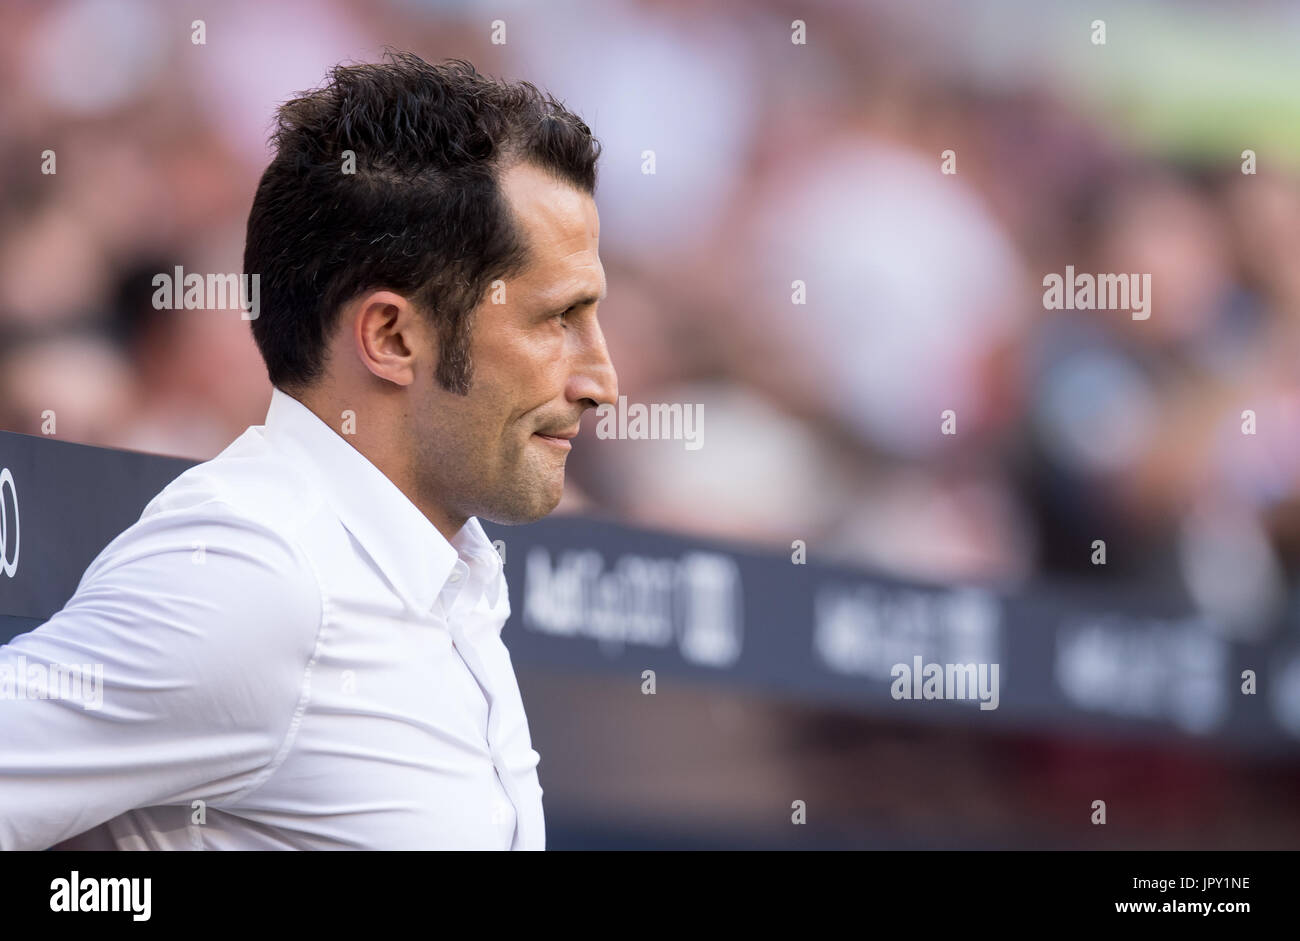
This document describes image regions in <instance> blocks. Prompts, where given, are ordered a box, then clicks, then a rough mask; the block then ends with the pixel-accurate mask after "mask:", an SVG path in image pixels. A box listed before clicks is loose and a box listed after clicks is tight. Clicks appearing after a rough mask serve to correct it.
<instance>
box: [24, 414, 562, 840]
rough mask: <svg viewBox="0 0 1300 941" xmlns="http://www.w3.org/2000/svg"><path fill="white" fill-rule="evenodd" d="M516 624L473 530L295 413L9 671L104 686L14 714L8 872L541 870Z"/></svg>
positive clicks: (489, 549) (223, 462) (247, 445)
mask: <svg viewBox="0 0 1300 941" xmlns="http://www.w3.org/2000/svg"><path fill="white" fill-rule="evenodd" d="M24 522H25V521H24ZM509 614H510V602H509V597H508V594H507V591H506V583H505V576H504V573H503V571H502V564H501V557H500V556H499V555H498V553H497V552H496V550H495V549H494V547H493V545H492V543H491V542H490V541H489V540H488V538H487V536H486V534H485V533H484V532H483V528H482V526H480V525H479V522H478V520H477V519H473V518H471V519H470V520H469V521H468V522H467V523H466V524H465V525H464V527H463V528H462V529H461V530H460V532H459V533H458V534H457V535H456V537H455V538H454V539H453V540H452V541H451V542H450V543H449V542H448V541H447V540H446V539H444V538H443V536H442V535H441V534H440V533H439V532H438V530H437V529H436V528H435V527H434V526H433V524H432V523H430V522H429V520H428V519H427V518H426V517H425V516H424V515H423V514H422V513H421V512H420V511H419V510H418V509H417V508H416V507H415V505H414V504H412V503H411V502H410V501H409V500H408V499H407V498H406V496H404V495H403V494H402V492H401V491H400V490H398V489H397V487H396V486H395V485H394V484H393V483H392V482H391V481H390V480H389V479H388V478H387V477H385V476H384V475H383V474H382V473H381V472H380V471H379V469H378V468H376V467H375V466H374V465H373V464H371V463H370V462H369V461H368V460H366V459H365V458H364V457H362V455H361V453H360V452H359V451H357V450H356V449H355V448H353V447H352V445H351V444H349V443H348V442H347V440H346V439H345V438H343V437H342V436H340V435H339V434H338V433H337V432H335V431H334V430H332V429H331V428H330V427H329V426H327V425H326V424H325V423H324V422H322V421H321V420H320V419H319V418H317V417H316V416H315V415H314V414H313V413H312V412H311V411H310V410H309V409H307V408H306V407H305V406H304V405H302V404H301V403H300V402H298V401H297V400H296V399H293V398H292V397H290V396H288V395H286V394H285V393H283V392H281V391H279V390H278V389H277V390H275V391H274V393H273V395H272V400H271V407H270V410H269V412H268V413H267V416H266V424H265V425H257V426H254V427H251V428H249V429H248V430H247V431H246V432H244V434H242V435H241V436H240V437H239V438H238V439H236V440H235V442H234V443H232V444H231V445H230V447H228V448H227V449H226V450H225V451H223V452H222V453H221V454H220V455H219V456H217V457H216V458H215V459H213V460H211V461H208V462H207V463H204V464H200V465H198V466H196V467H194V468H191V469H190V470H188V471H186V472H185V473H183V474H182V475H181V476H180V477H178V478H177V479H176V480H175V481H174V482H172V483H171V484H170V485H168V486H167V487H166V488H165V489H164V490H163V491H162V492H161V493H159V494H158V496H156V497H155V498H154V499H153V500H152V501H151V502H150V503H149V505H148V506H147V507H145V510H144V512H143V514H142V515H141V517H140V519H139V521H138V522H136V523H135V524H133V525H132V526H131V527H130V528H129V529H127V530H126V531H125V532H123V533H122V534H121V535H119V536H118V537H117V538H116V539H114V540H113V542H111V543H110V544H109V545H108V546H107V547H106V548H105V549H104V551H103V552H101V553H100V555H99V556H98V557H97V558H96V559H95V561H94V562H93V563H92V564H91V565H90V567H89V568H88V569H87V570H86V573H85V574H84V575H83V577H82V579H81V583H80V585H79V586H78V588H77V591H76V594H75V595H73V597H72V598H71V600H69V601H68V603H67V604H66V605H65V606H64V608H63V609H62V610H61V611H59V613H58V614H56V615H54V617H52V618H51V619H50V620H49V621H47V622H46V623H45V624H43V625H42V626H41V627H39V628H37V629H36V630H34V631H32V632H31V633H28V634H24V635H22V636H20V637H17V638H15V639H14V640H13V641H12V642H11V643H10V644H8V645H6V646H2V647H0V671H2V670H3V669H4V668H5V667H6V665H7V666H8V667H9V668H10V671H11V674H16V673H18V672H19V669H20V667H21V668H22V669H23V670H24V671H30V670H31V665H32V664H37V665H41V666H44V667H49V666H51V665H63V666H64V667H70V666H77V665H85V666H86V667H90V666H92V665H94V666H102V670H103V674H102V675H103V685H102V705H100V706H99V707H98V708H95V707H94V703H93V702H92V701H91V698H90V696H89V695H88V694H87V693H85V692H84V691H83V694H82V696H81V698H80V699H73V698H71V697H70V696H68V695H67V691H66V690H65V694H64V698H62V699H60V698H50V699H42V698H38V697H39V695H40V689H39V686H38V687H37V688H36V689H34V690H27V691H26V693H24V687H23V685H22V683H21V682H20V683H19V684H18V685H17V686H15V687H13V688H12V689H10V692H9V694H8V695H6V696H5V697H4V698H0V849H6V850H9V849H43V848H46V847H49V846H52V845H54V844H63V846H64V847H67V848H105V849H112V848H114V847H116V848H118V849H543V848H544V846H545V833H544V823H543V817H542V789H541V786H540V785H539V783H538V780H537V764H538V760H539V756H538V754H537V752H536V751H534V750H533V748H532V742H531V739H530V736H529V732H528V723H527V720H526V718H525V715H524V708H523V703H522V701H521V698H520V694H519V686H518V683H517V682H516V679H515V674H514V667H513V665H512V664H511V661H510V654H509V652H508V651H507V650H506V647H505V645H504V644H503V643H502V641H501V629H502V627H503V625H504V624H505V621H506V618H507V617H508V615H509ZM87 672H88V674H89V671H87ZM87 680H89V675H88V676H87ZM51 685H52V684H51ZM88 688H89V684H88V686H87V689H88Z"/></svg>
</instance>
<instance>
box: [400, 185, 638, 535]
mask: <svg viewBox="0 0 1300 941" xmlns="http://www.w3.org/2000/svg"><path fill="white" fill-rule="evenodd" d="M501 189H502V193H503V194H504V196H505V198H506V200H507V202H508V203H509V205H510V207H511V209H512V211H513V214H514V217H515V221H516V224H517V225H518V226H519V227H520V229H521V231H522V233H523V235H524V238H525V241H526V243H527V246H528V253H529V254H528V266H527V268H526V269H525V270H524V271H523V272H522V273H521V274H519V275H517V276H515V277H514V278H512V279H510V280H509V281H506V282H505V291H504V302H503V303H496V302H495V301H496V300H497V299H498V298H499V292H495V291H489V292H488V295H487V297H486V298H485V299H484V300H483V302H482V303H480V304H479V306H478V308H477V309H476V310H475V311H474V314H473V319H472V323H471V334H470V358H471V362H472V363H473V372H472V381H471V385H470V389H469V393H468V395H465V396H460V395H456V394H454V393H452V392H448V391H447V390H445V389H443V388H442V387H441V386H440V385H439V384H438V382H437V380H436V379H435V378H434V376H433V368H432V367H433V364H436V357H434V360H433V363H431V366H430V369H429V370H428V375H427V376H424V377H422V380H421V381H422V382H423V383H424V384H425V390H424V392H423V394H422V395H421V400H423V401H425V402H426V403H427V405H426V407H425V409H424V411H425V414H424V415H421V416H418V417H417V420H416V421H415V422H414V424H415V425H416V427H420V426H422V425H423V426H424V427H425V428H426V429H427V434H424V435H421V436H420V437H421V440H420V441H419V442H417V443H416V447H415V450H416V453H417V455H418V460H419V466H418V467H417V468H416V470H417V479H419V480H420V481H422V482H423V484H424V485H425V486H426V488H427V490H426V492H428V493H429V494H430V495H431V496H435V497H436V499H437V500H438V501H439V502H440V503H441V504H442V505H443V506H444V507H446V508H447V509H448V510H450V511H452V512H454V513H457V514H459V515H462V516H466V517H468V516H478V517H482V518H483V519H487V520H491V521H493V522H498V523H526V522H531V521H533V520H536V519H540V518H541V517H543V516H545V515H546V514H547V513H549V512H551V511H552V510H553V509H555V507H556V505H557V504H558V503H559V502H560V497H561V495H562V494H563V491H564V465H565V461H566V460H567V458H568V455H569V450H570V448H571V447H572V445H571V444H570V442H569V441H568V440H566V439H567V438H569V437H572V436H573V435H575V434H576V433H577V431H578V422H579V419H580V418H581V417H582V414H583V412H584V411H585V410H586V409H588V408H592V407H594V406H595V405H599V404H601V403H604V402H611V403H612V402H614V401H616V400H617V397H618V379H617V376H616V374H615V372H614V367H613V364H612V363H611V362H610V359H609V354H608V352H607V351H606V349H605V339H604V336H603V335H602V333H601V331H600V326H599V325H598V323H597V321H596V308H597V304H598V301H599V299H600V298H601V297H602V296H603V295H604V293H605V272H604V269H603V268H602V266H601V263H600V257H599V255H598V252H597V242H598V239H599V236H600V220H599V218H598V216H597V213H596V204H595V201H594V200H593V199H592V198H591V197H590V196H588V195H587V194H585V193H582V192H581V191H579V190H577V189H574V188H573V187H571V186H569V185H567V184H565V183H561V182H557V181H556V180H554V179H553V178H552V177H550V176H549V175H548V174H547V173H545V172H544V171H542V170H539V169H537V168H536V167H534V166H532V165H531V164H526V163H525V164H518V165H516V166H515V167H513V168H512V169H510V170H507V171H506V172H505V173H503V174H502V177H501ZM426 422H427V424H426Z"/></svg>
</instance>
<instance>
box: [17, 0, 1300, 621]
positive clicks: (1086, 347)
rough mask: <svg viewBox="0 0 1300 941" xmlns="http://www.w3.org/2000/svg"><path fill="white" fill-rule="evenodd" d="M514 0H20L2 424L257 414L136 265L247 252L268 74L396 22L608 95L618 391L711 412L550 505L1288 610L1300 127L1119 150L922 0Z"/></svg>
mask: <svg viewBox="0 0 1300 941" xmlns="http://www.w3.org/2000/svg"><path fill="white" fill-rule="evenodd" d="M499 6H500V9H499V10H498V6H497V5H493V6H492V7H491V9H489V8H487V7H480V6H479V5H477V4H474V3H469V2H448V3H431V2H415V0H407V2H396V0H393V2H387V3H373V4H370V3H367V4H363V3H359V2H342V0H335V2H310V3H309V2H305V0H290V2H287V3H277V4H260V3H257V2H252V0H239V2H234V3H229V4H220V5H213V8H212V10H211V11H210V12H208V15H207V18H206V19H205V39H206V42H205V43H204V44H201V45H196V44H194V43H193V42H192V36H193V25H192V21H193V20H194V19H195V17H198V16H203V15H204V12H205V11H200V12H197V13H195V12H193V11H190V10H189V8H188V7H187V8H185V9H184V10H182V9H180V8H177V7H174V6H173V5H171V4H167V3H161V2H149V0H75V2H59V3H49V4H46V3H40V4H37V3H11V4H10V5H9V6H8V7H7V9H6V12H5V17H6V28H5V29H4V30H2V31H0V74H2V75H3V79H2V81H3V85H4V87H5V89H6V94H5V95H3V96H0V428H3V429H6V430H12V431H20V432H25V433H28V434H41V433H42V431H43V428H42V425H43V424H44V423H46V421H47V417H48V416H47V413H48V412H52V413H53V415H54V417H55V421H56V430H55V434H56V436H57V437H58V438H60V439H63V440H69V441H78V442H85V443H90V444H97V445H106V446H113V447H124V448H133V449H139V450H146V451H154V452H158V453H165V454H173V455H181V456H186V457H190V458H194V459H205V458H209V457H212V456H214V455H215V454H216V453H218V452H219V451H220V450H221V449H222V448H223V447H225V445H226V444H228V443H229V442H230V441H231V440H232V439H233V438H234V437H236V436H237V435H238V434H239V433H240V432H241V431H242V430H243V429H244V428H245V427H247V426H248V425H253V424H260V423H261V421H262V419H263V418H264V416H265V409H266V405H267V403H268V401H269V396H270V387H269V385H268V383H267V380H266V376H265V371H264V369H263V367H262V364H261V361H260V358H259V357H258V354H257V351H256V348H255V346H254V344H253V342H252V339H251V335H250V333H249V330H248V323H247V322H246V321H244V320H241V319H240V315H239V312H238V311H233V310H225V311H172V310H164V311H158V310H155V309H153V305H152V303H151V297H152V292H153V288H152V286H151V278H152V276H153V275H154V274H156V273H160V272H170V271H171V270H172V269H173V268H174V267H175V266H176V265H182V266H184V268H185V269H186V270H187V271H201V272H238V271H239V270H240V267H241V257H242V250H243V234H244V224H245V221H246V218H247V212H248V209H249V206H250V203H251V198H252V194H253V190H254V187H255V185H256V182H257V179H258V176H259V174H260V172H261V170H262V169H263V167H264V166H265V163H266V160H267V151H266V137H267V133H268V131H269V129H270V121H271V118H272V114H273V110H274V107H275V106H276V105H277V104H278V103H280V102H281V101H283V100H285V99H286V98H288V97H290V96H291V95H293V94H294V93H296V92H298V91H301V90H303V89H306V88H310V87H314V86H315V85H317V84H318V83H319V82H321V81H322V80H323V79H324V78H325V75H326V72H327V70H328V69H329V67H331V66H332V65H334V64H335V63H338V62H342V61H347V60H354V61H367V60H370V61H373V60H375V59H377V57H378V56H379V54H380V53H381V51H382V49H383V47H384V46H385V45H386V44H393V45H396V46H398V47H400V48H404V49H409V50H411V51H414V52H417V53H419V54H421V55H422V56H424V57H425V58H427V59H437V58H442V57H446V56H459V57H464V58H468V59H470V60H471V61H472V62H474V63H475V64H476V65H477V66H478V68H479V69H480V70H481V71H483V72H487V73H491V74H494V75H499V76H502V77H505V78H509V79H528V80H530V81H532V82H534V83H535V84H537V85H538V86H540V87H542V88H545V89H547V90H550V91H552V92H553V93H555V94H556V95H557V96H558V97H560V98H562V99H563V100H564V101H565V102H566V103H567V104H568V105H569V106H570V107H571V108H572V109H573V110H575V111H577V112H578V113H579V114H581V115H582V116H583V117H584V118H585V119H586V120H587V122H588V123H589V124H590V125H591V127H592V129H593V131H594V132H595V134H596V135H597V136H598V137H599V138H600V139H601V141H602V144H603V146H604V155H603V157H602V159H601V165H600V184H599V188H598V190H597V194H596V195H597V205H598V207H599V209H600V212H601V235H602V239H601V257H602V260H603V262H604V265H605V269H606V273H607V277H608V282H609V297H608V300H607V301H605V302H604V303H603V304H602V306H601V321H602V326H603V327H604V330H605V333H606V336H607V339H608V342H609V346H610V350H611V353H612V355H613V358H614V361H615V364H616V366H617V367H618V371H619V377H620V394H622V395H625V396H627V398H628V401H629V402H634V403H636V402H639V403H690V404H698V405H702V406H703V415H704V436H703V442H704V444H703V447H701V448H699V449H698V450H691V449H687V448H685V447H683V445H682V443H681V442H680V441H619V440H600V439H598V438H597V437H596V435H595V433H594V428H595V416H594V415H591V414H589V415H588V417H587V419H586V420H585V421H584V426H583V434H582V436H581V437H580V438H579V440H578V442H577V444H578V446H577V447H576V448H575V450H574V453H573V455H572V456H571V458H570V464H569V467H570V478H569V479H570V487H569V492H568V494H567V495H566V499H565V504H564V506H563V509H564V510H565V511H582V512H591V513H597V514H602V515H607V516H610V517H613V518H617V519H622V520H626V521H629V522H632V523H635V524H638V525H646V526H653V527H660V528H667V529H672V530H676V531H686V532H690V533H694V534H700V535H707V536H710V537H716V538H722V539H725V540H734V541H742V542H745V543H750V544H759V545H763V546H768V547H774V548H777V549H782V550H784V551H789V550H790V545H791V543H792V542H793V541H794V540H796V539H799V540H803V541H804V542H805V543H806V545H807V547H808V551H809V557H810V558H818V559H822V560H829V559H834V560H837V561H842V562H848V563H850V564H855V565H860V566H864V567H869V568H871V569H874V570H877V571H882V572H888V573H892V574H896V575H900V576H905V577H914V578H920V579H924V580H936V581H950V580H978V581H986V582H990V583H993V584H998V585H1013V584H1015V583H1017V582H1019V581H1022V580H1024V579H1027V578H1030V577H1036V576H1039V575H1044V574H1050V575H1058V576H1075V577H1079V578H1089V579H1102V578H1105V579H1129V580H1133V581H1134V582H1140V583H1141V584H1143V585H1145V586H1147V587H1149V588H1151V589H1152V590H1156V591H1168V592H1180V591H1186V592H1188V593H1189V594H1190V595H1191V596H1192V598H1193V599H1194V601H1195V602H1196V603H1197V604H1199V605H1201V606H1202V607H1204V608H1205V609H1206V610H1207V611H1209V612H1211V613H1213V614H1215V615H1216V616H1218V618H1219V620H1220V621H1221V622H1222V623H1223V624H1225V625H1226V626H1227V627H1229V628H1230V629H1232V630H1234V631H1236V632H1237V633H1239V634H1243V635H1249V634H1251V633H1252V632H1254V633H1258V632H1259V631H1261V630H1264V629H1265V628H1266V626H1267V625H1268V624H1270V623H1271V622H1272V620H1273V619H1274V618H1275V617H1276V615H1277V614H1278V612H1279V611H1281V610H1284V608H1285V606H1286V604H1287V599H1288V595H1289V592H1290V586H1291V583H1292V581H1293V576H1294V575H1295V573H1296V570H1297V568H1300V513H1298V512H1297V510H1300V378H1298V373H1297V369H1296V364H1297V363H1300V265H1298V264H1297V262H1296V259H1297V258H1300V186H1298V185H1297V176H1296V175H1295V174H1294V172H1292V171H1289V170H1288V169H1286V168H1287V167H1288V165H1289V166H1291V167H1294V165H1295V159H1296V156H1297V155H1296V154H1295V153H1288V154H1280V153H1276V152H1269V153H1261V154H1260V155H1259V157H1258V167H1259V168H1258V172H1257V173H1253V174H1243V173H1242V157H1241V151H1242V150H1244V149H1246V148H1248V147H1250V146H1252V144H1253V143H1254V142H1253V141H1252V140H1242V141H1240V142H1238V143H1236V144H1234V145H1232V146H1225V147H1222V148H1220V150H1219V152H1218V153H1217V155H1215V154H1211V155H1210V156H1207V155H1206V154H1204V153H1188V152H1183V151H1180V150H1179V149H1177V148H1171V147H1161V146H1158V144H1152V143H1151V142H1145V143H1144V142H1141V141H1135V140H1134V138H1133V136H1132V135H1131V133H1127V131H1126V130H1125V129H1122V128H1121V127H1120V126H1118V125H1117V124H1115V122H1114V120H1113V119H1112V118H1111V117H1109V116H1108V114H1111V113H1108V112H1106V111H1104V110H1099V109H1097V108H1095V107H1090V106H1089V105H1088V103H1087V102H1086V101H1085V100H1084V99H1083V98H1082V97H1081V96H1075V95H1073V94H1072V93H1071V89H1070V88H1069V87H1068V86H1069V83H1068V82H1064V81H1061V80H1059V78H1060V77H1059V76H1057V78H1058V80H1056V81H1053V80H1051V79H1052V77H1053V76H1052V72H1051V68H1052V66H1051V63H1046V64H1042V65H1039V66H1037V67H1035V68H1034V69H1025V70H1023V71H1022V72H1019V73H1016V72H1014V71H1013V72H1012V74H1009V75H1008V74H1005V70H1004V71H1003V72H1000V73H998V74H996V76H991V75H990V73H989V72H988V70H987V69H986V68H983V67H981V66H980V64H979V56H978V55H975V54H973V53H972V54H969V55H965V54H963V53H961V52H960V51H954V41H953V36H952V35H951V33H952V32H953V30H957V32H958V33H960V27H961V23H960V21H955V22H948V21H946V18H945V16H944V15H938V16H936V17H935V18H934V19H933V20H932V21H926V20H923V19H918V17H917V16H916V15H915V14H914V13H913V14H910V15H904V13H902V12H900V11H902V10H904V8H906V6H907V5H905V4H880V3H855V4H848V3H824V2H820V3H810V4H800V7H806V8H807V9H806V10H805V11H802V12H801V13H800V15H802V16H804V17H805V18H806V20H807V24H808V25H807V29H808V43H807V44H806V45H799V44H794V43H792V42H791V22H790V20H791V14H790V12H789V10H788V9H787V6H788V5H783V4H779V3H776V2H767V3H756V4H730V3H716V4H708V5H704V6H698V5H694V4H690V3H686V2H675V0H674V2H650V0H620V2H615V3H601V4H581V5H575V4H568V3H559V4H554V5H552V4H547V5H545V8H544V10H543V9H537V8H532V7H530V6H528V5H524V4H512V3H505V4H501V5H499ZM935 9H937V10H950V9H951V5H948V4H939V5H937V6H936V8H935ZM498 18H499V19H502V20H503V21H504V29H505V33H504V37H505V40H506V41H505V42H504V43H493V42H492V35H493V29H492V25H491V24H492V21H493V20H494V19H498ZM1070 28H1071V29H1074V30H1076V31H1078V36H1077V38H1076V40H1075V41H1076V42H1077V43H1078V44H1079V45H1080V47H1081V48H1082V49H1083V50H1087V49H1088V48H1089V46H1088V43H1089V40H1088V33H1087V29H1086V27H1079V26H1078V24H1074V25H1072V26H1070ZM498 33H499V31H498ZM960 38H961V37H960V36H958V40H960ZM957 45H958V46H960V41H958V42H957ZM968 52H969V50H968ZM1102 61H1103V60H1101V59H1098V62H1099V63H1101V62H1102ZM1098 67H1099V68H1102V67H1104V66H1103V65H1100V64H1099V66H1098ZM1206 120H1207V121H1209V120H1211V118H1210V117H1209V116H1207V118H1206ZM47 150H49V151H54V153H55V154H56V159H57V164H56V166H57V172H55V173H53V174H47V173H42V172H41V170H42V154H43V153H44V152H45V151H47ZM647 151H653V153H654V157H653V162H654V173H652V174H651V173H646V172H644V171H645V168H646V165H647V159H646V152H647ZM945 151H952V153H953V155H954V160H955V167H956V172H955V173H948V174H945V173H943V172H941V166H942V164H943V158H942V154H943V153H944V152H945ZM1066 266H1073V267H1074V268H1075V269H1076V270H1077V271H1080V272H1092V273H1100V272H1114V273H1130V272H1132V273H1147V274H1150V276H1151V284H1152V297H1151V315H1150V318H1149V319H1147V320H1134V319H1132V318H1131V316H1130V315H1129V314H1128V312H1126V311H1089V310H1083V311H1080V310H1064V311H1056V310H1046V309H1044V305H1043V287H1042V279H1043V276H1044V275H1046V274H1049V273H1063V272H1064V271H1065V269H1066ZM796 281H798V282H802V284H803V288H802V292H803V293H804V295H805V296H804V297H803V298H801V299H802V301H803V302H802V303H796V302H795V296H796V294H797V293H799V291H798V290H797V289H796V285H795V282H796ZM948 410H951V412H952V413H953V415H954V416H955V427H956V434H943V433H942V430H941V425H942V421H943V413H945V412H946V411H948ZM1247 410H1250V412H1252V413H1253V415H1254V416H1255V425H1256V433H1254V434H1245V433H1243V430H1242V429H1243V412H1245V411H1247ZM1097 540H1101V541H1103V542H1104V543H1105V547H1104V551H1105V556H1106V564H1105V566H1099V565H1096V564H1095V562H1096V559H1097V552H1098V547H1097Z"/></svg>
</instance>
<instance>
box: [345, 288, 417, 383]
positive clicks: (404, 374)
mask: <svg viewBox="0 0 1300 941" xmlns="http://www.w3.org/2000/svg"><path fill="white" fill-rule="evenodd" d="M352 310H353V311H355V313H354V314H353V320H352V341H353V346H354V348H355V349H356V353H357V357H358V358H359V359H360V360H361V362H362V363H363V364H364V365H365V367H366V368H367V369H368V370H370V372H371V373H372V374H373V375H375V376H378V377H379V378H380V379H385V380H387V381H388V382H392V383H394V384H395V385H399V386H406V385H410V384H411V383H412V382H414V381H415V377H416V376H417V375H418V369H419V365H420V364H419V362H418V360H419V358H420V352H421V351H422V350H424V349H425V348H426V347H427V346H428V345H429V344H430V343H432V344H434V346H435V347H436V344H437V338H436V336H434V334H433V331H432V330H431V329H429V325H428V324H427V323H426V322H425V319H424V318H423V317H421V316H419V313H418V311H416V309H415V306H414V305H413V304H412V303H411V302H410V300H408V299H407V298H406V297H403V296H402V295H401V294H395V293H393V292H392V291H371V292H369V293H367V294H363V295H362V296H361V297H359V298H357V300H356V301H355V302H354V306H353V308H352ZM433 355H434V356H435V357H436V356H437V350H436V348H435V349H434V350H433Z"/></svg>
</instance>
